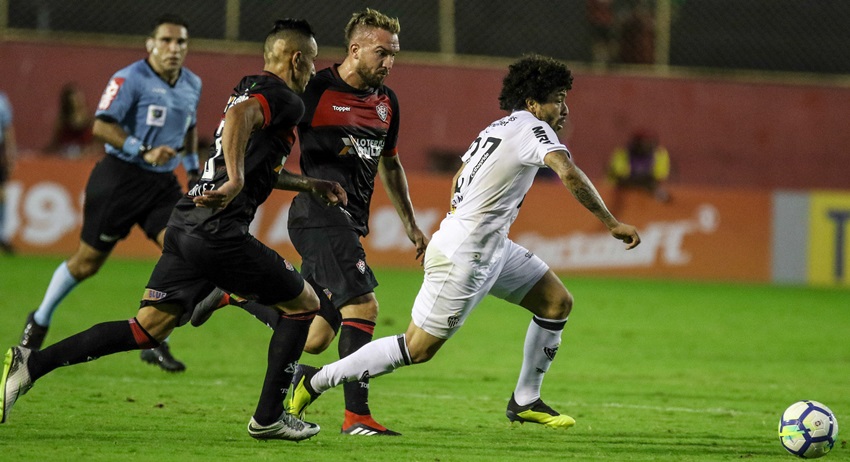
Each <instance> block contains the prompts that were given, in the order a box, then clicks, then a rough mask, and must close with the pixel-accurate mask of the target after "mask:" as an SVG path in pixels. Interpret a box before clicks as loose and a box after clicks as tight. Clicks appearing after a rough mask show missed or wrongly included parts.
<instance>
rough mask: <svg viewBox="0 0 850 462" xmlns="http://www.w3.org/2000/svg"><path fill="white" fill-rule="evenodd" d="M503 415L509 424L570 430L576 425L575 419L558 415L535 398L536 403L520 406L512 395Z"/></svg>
mask: <svg viewBox="0 0 850 462" xmlns="http://www.w3.org/2000/svg"><path fill="white" fill-rule="evenodd" d="M505 415H507V416H508V420H510V421H511V422H519V423H521V424H522V423H525V422H531V423H539V424H542V425H545V426H547V427H550V428H570V427H572V426H573V425H575V424H576V421H575V419H573V418H572V417H570V416H568V415H566V414H559V413H558V412H557V411H555V410H554V409H552V408H551V407H549V406H547V405H546V403H544V402H543V400H542V399H540V398H537V401H535V402H533V403H531V404H527V405H525V406H520V405H519V404H517V402H516V400H514V395H513V394H511V400H510V401H508V410H507V411H505Z"/></svg>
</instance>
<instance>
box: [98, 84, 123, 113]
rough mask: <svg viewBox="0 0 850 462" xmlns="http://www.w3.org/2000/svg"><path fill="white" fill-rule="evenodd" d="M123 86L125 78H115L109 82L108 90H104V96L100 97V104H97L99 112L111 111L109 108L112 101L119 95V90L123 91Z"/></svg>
mask: <svg viewBox="0 0 850 462" xmlns="http://www.w3.org/2000/svg"><path fill="white" fill-rule="evenodd" d="M121 85H124V78H123V77H115V78H113V79H112V80H110V81H109V83H108V84H107V85H106V89H105V90H103V95H101V97H100V102H99V103H97V110H98V111H105V110H107V109H109V106H111V105H112V101H114V100H115V96H117V95H118V90H120V89H121Z"/></svg>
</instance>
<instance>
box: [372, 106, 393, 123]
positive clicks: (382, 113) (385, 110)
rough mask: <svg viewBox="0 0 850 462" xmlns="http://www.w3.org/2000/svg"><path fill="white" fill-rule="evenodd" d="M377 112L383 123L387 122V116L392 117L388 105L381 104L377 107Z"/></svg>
mask: <svg viewBox="0 0 850 462" xmlns="http://www.w3.org/2000/svg"><path fill="white" fill-rule="evenodd" d="M375 111H377V112H378V117H380V118H381V122H386V121H387V116H389V115H390V108H389V107H388V106H387V105H386V104H384V103H381V104H379V105H377V106H375Z"/></svg>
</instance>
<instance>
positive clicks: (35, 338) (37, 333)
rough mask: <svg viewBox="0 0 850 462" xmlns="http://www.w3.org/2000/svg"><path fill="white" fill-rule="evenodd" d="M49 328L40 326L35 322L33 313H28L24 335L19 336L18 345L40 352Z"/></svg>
mask: <svg viewBox="0 0 850 462" xmlns="http://www.w3.org/2000/svg"><path fill="white" fill-rule="evenodd" d="M49 328H50V326H42V325H40V324H39V323H37V322H35V311H30V314H28V315H27V323H26V324H25V325H24V333H23V334H21V343H20V345H21V346H22V347H24V348H29V349H30V350H40V349H41V345H42V344H44V338H45V337H47V330H48V329H49Z"/></svg>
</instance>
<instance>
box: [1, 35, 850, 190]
mask: <svg viewBox="0 0 850 462" xmlns="http://www.w3.org/2000/svg"><path fill="white" fill-rule="evenodd" d="M402 45H403V42H402ZM143 56H144V51H143V47H142V43H141V42H140V43H139V46H138V47H135V48H115V47H91V46H89V47H86V46H78V45H61V44H44V43H20V42H2V43H0V63H2V66H0V68H1V69H2V70H0V89H2V90H4V91H5V92H6V93H8V94H9V97H10V99H11V101H12V104H13V105H14V109H15V111H16V122H17V124H16V128H17V131H18V139H19V141H20V144H21V146H22V147H23V148H24V149H26V150H37V149H40V148H42V147H43V146H45V145H46V144H47V142H48V137H49V133H50V129H51V127H52V125H53V122H54V119H55V115H56V111H57V105H58V103H57V99H58V94H59V90H60V88H61V86H62V85H63V84H64V83H66V82H68V81H75V82H78V83H79V85H80V86H81V87H82V89H83V91H84V92H85V93H86V94H87V96H88V100H89V105H90V106H91V107H92V108H94V105H95V104H96V103H97V100H98V99H99V96H100V93H101V91H102V90H103V87H104V86H105V84H106V82H107V81H108V79H109V77H110V76H111V75H112V73H113V72H114V71H116V70H117V69H119V68H120V67H123V66H125V65H127V64H128V63H130V62H132V61H134V60H136V59H140V58H142V57H143ZM317 64H318V65H320V66H324V65H328V64H329V62H327V61H322V62H319V63H317ZM187 66H188V67H189V68H191V69H192V70H193V71H195V72H196V73H198V74H199V75H200V76H201V77H202V78H203V81H204V92H203V95H202V99H201V104H200V114H199V129H200V130H199V133H200V134H201V135H202V136H210V135H211V134H212V131H213V128H214V127H215V125H216V123H217V121H218V118H219V116H220V112H221V109H222V107H223V104H224V101H225V99H226V96H227V95H228V94H229V93H230V90H231V88H232V86H233V85H234V84H235V83H236V82H237V80H238V78H239V77H240V76H241V75H243V74H246V73H251V72H256V71H258V70H260V69H261V67H262V61H261V58H260V55H259V53H255V54H252V55H239V54H227V53H213V52H201V51H190V53H189V57H188V59H187ZM504 72H505V69H504V68H503V67H502V66H499V67H451V66H445V65H439V64H421V63H412V62H408V61H406V60H405V55H404V54H403V53H402V54H401V55H400V56H399V59H398V60H397V62H396V67H395V68H394V69H393V72H392V76H391V77H390V78H389V79H388V81H387V83H388V84H389V85H390V86H391V87H392V88H393V89H394V90H395V91H396V92H397V93H398V96H399V99H400V101H401V107H402V129H401V130H402V132H401V145H400V151H401V155H402V156H403V161H404V164H405V166H406V167H407V169H408V170H420V171H423V170H427V169H428V166H429V153H430V152H432V151H434V150H448V151H453V152H461V151H463V150H465V148H466V146H467V145H468V144H469V142H470V141H471V140H472V139H473V138H474V137H475V135H476V134H477V133H478V131H479V130H480V129H481V128H483V126H484V125H485V124H487V123H489V122H491V121H492V120H493V119H495V118H497V117H499V116H500V115H501V114H502V113H501V112H500V111H499V109H498V101H497V96H498V93H499V89H500V85H501V78H502V76H503V75H504ZM568 103H569V105H570V110H571V113H572V123H573V130H572V131H571V133H570V134H565V136H564V138H565V141H566V142H567V144H568V145H569V146H570V147H571V149H572V150H573V151H574V154H575V157H576V160H577V162H578V164H579V165H580V166H581V167H582V168H583V169H584V170H585V171H586V172H587V173H588V175H589V176H591V178H595V179H598V178H601V177H602V175H603V173H604V166H605V163H606V161H607V157H608V155H609V153H610V152H611V151H612V150H613V148H614V147H615V146H617V145H618V144H621V143H623V142H625V140H626V138H627V136H628V134H629V132H630V131H631V130H633V129H634V128H636V127H649V128H651V129H654V130H656V131H657V132H658V133H659V135H660V137H661V140H662V141H663V143H664V144H665V145H666V146H667V148H668V149H669V150H670V152H671V155H672V157H673V168H674V176H673V181H674V182H675V183H679V184H687V185H705V186H722V187H756V188H801V189H802V188H815V187H820V188H838V189H842V188H847V187H848V185H850V182H848V180H847V176H846V174H845V172H846V168H837V166H844V165H847V163H848V161H850V153H848V151H847V147H848V146H850V130H846V127H845V125H846V119H847V108H848V107H850V88H841V87H829V86H817V85H802V84H801V85H792V84H777V83H744V82H738V81H732V80H721V79H709V78H699V79H697V78H659V77H638V76H628V75H594V74H588V73H581V72H579V73H578V74H577V75H576V79H575V83H574V91H573V92H571V93H570V96H569V97H568Z"/></svg>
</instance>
